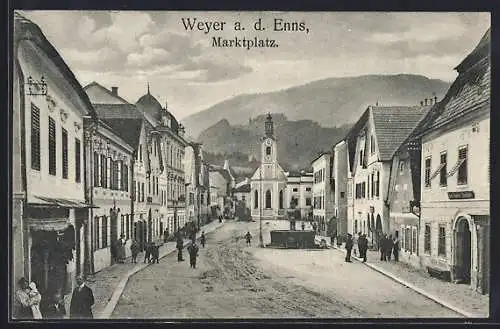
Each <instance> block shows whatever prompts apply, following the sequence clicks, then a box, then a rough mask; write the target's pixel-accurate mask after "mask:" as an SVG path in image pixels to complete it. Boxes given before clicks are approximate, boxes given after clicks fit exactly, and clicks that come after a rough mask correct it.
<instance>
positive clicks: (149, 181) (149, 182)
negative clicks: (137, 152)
mask: <svg viewBox="0 0 500 329" xmlns="http://www.w3.org/2000/svg"><path fill="white" fill-rule="evenodd" d="M148 194H151V176H148Z"/></svg>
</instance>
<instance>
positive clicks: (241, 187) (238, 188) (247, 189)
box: [233, 184, 250, 193]
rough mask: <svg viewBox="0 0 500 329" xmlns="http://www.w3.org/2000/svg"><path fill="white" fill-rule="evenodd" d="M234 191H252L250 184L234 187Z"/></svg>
mask: <svg viewBox="0 0 500 329" xmlns="http://www.w3.org/2000/svg"><path fill="white" fill-rule="evenodd" d="M233 192H240V193H248V192H250V184H245V185H241V186H239V187H237V188H234V189H233Z"/></svg>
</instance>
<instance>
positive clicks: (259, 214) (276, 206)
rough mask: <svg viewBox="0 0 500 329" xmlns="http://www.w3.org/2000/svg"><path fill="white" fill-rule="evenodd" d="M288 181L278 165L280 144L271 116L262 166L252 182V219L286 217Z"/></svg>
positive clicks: (264, 141)
mask: <svg viewBox="0 0 500 329" xmlns="http://www.w3.org/2000/svg"><path fill="white" fill-rule="evenodd" d="M286 181H287V178H286V176H285V172H284V171H283V169H282V168H281V166H280V165H279V163H278V144H277V140H276V137H275V136H274V123H273V120H272V117H271V115H270V114H269V115H268V116H267V119H266V122H265V136H264V138H263V140H262V143H261V157H260V166H259V167H258V168H257V170H256V171H255V172H254V174H253V175H252V178H251V182H250V186H251V190H252V191H251V204H252V207H251V211H252V219H260V218H262V219H277V218H284V217H285V209H286V208H287V205H286V204H285V194H286Z"/></svg>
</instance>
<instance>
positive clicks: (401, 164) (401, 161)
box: [399, 160, 405, 175]
mask: <svg viewBox="0 0 500 329" xmlns="http://www.w3.org/2000/svg"><path fill="white" fill-rule="evenodd" d="M404 170H405V162H404V160H399V174H400V175H402V174H403V172H404Z"/></svg>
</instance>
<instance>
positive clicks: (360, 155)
mask: <svg viewBox="0 0 500 329" xmlns="http://www.w3.org/2000/svg"><path fill="white" fill-rule="evenodd" d="M359 166H360V167H362V166H363V151H359Z"/></svg>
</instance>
